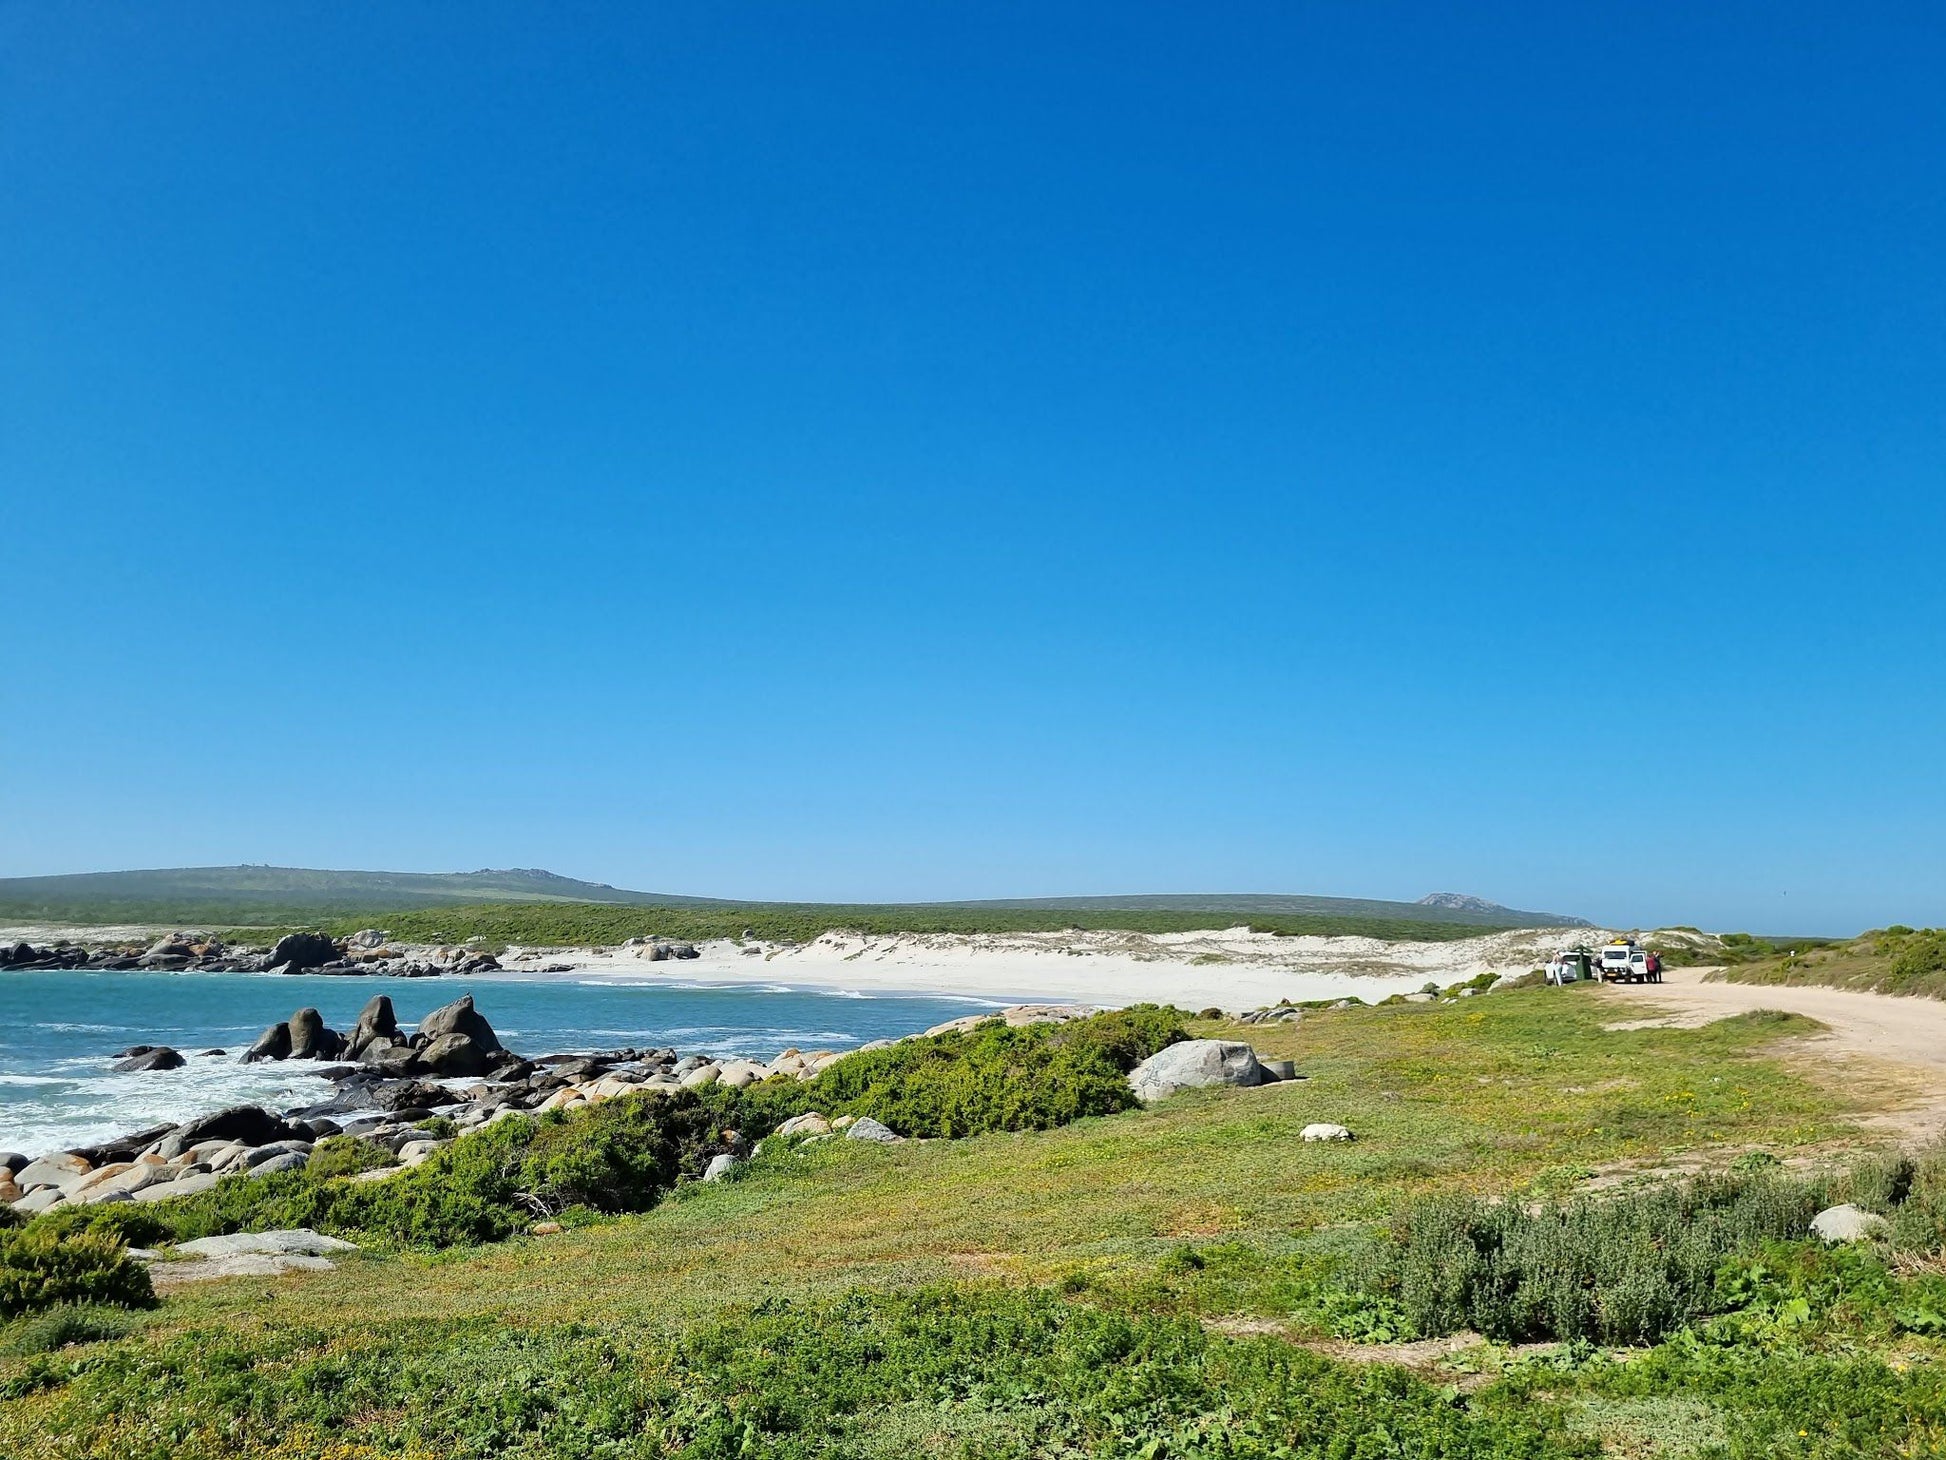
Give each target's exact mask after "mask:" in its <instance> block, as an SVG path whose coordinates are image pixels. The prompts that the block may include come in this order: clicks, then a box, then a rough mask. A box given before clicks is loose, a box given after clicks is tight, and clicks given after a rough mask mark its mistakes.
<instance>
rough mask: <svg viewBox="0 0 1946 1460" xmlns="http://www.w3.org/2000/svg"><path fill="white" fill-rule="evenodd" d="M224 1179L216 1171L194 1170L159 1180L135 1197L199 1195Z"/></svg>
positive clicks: (154, 1199)
mask: <svg viewBox="0 0 1946 1460" xmlns="http://www.w3.org/2000/svg"><path fill="white" fill-rule="evenodd" d="M222 1179H223V1178H222V1177H220V1176H218V1175H217V1174H216V1173H215V1172H214V1171H192V1172H190V1173H189V1174H188V1175H187V1176H178V1177H177V1178H176V1179H175V1180H174V1181H158V1182H157V1183H156V1184H155V1185H154V1186H145V1187H143V1188H142V1189H141V1190H140V1191H138V1192H136V1193H135V1199H136V1200H137V1201H168V1200H170V1199H171V1198H173V1197H178V1196H197V1195H199V1194H201V1193H202V1192H205V1191H208V1190H209V1189H210V1188H212V1187H213V1186H215V1185H216V1183H217V1182H219V1181H221V1180H222Z"/></svg>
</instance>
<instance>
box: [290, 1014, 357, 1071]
mask: <svg viewBox="0 0 1946 1460" xmlns="http://www.w3.org/2000/svg"><path fill="white" fill-rule="evenodd" d="M344 1047H345V1037H344V1036H343V1035H342V1034H340V1033H338V1032H337V1031H336V1030H335V1029H327V1028H325V1025H324V1016H323V1015H322V1014H320V1013H318V1011H317V1010H316V1009H299V1010H298V1011H297V1012H296V1013H295V1014H293V1015H291V1019H290V1055H289V1057H290V1058H291V1059H294V1060H333V1059H336V1058H337V1057H338V1056H339V1055H340V1054H341V1053H342V1052H343V1051H344Z"/></svg>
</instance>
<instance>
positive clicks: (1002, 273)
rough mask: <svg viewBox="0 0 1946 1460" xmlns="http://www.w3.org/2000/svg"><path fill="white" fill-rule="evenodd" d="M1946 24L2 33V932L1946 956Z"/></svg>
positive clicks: (1510, 13)
mask: <svg viewBox="0 0 1946 1460" xmlns="http://www.w3.org/2000/svg"><path fill="white" fill-rule="evenodd" d="M1942 74H1946V21H1943V20H1942V19H1941V15H1940V12H1939V10H1938V9H1937V8H1936V7H1932V6H1926V5H1917V4H1915V5H1910V6H1892V5H1882V6H1866V7H1855V8H1851V9H1848V10H1846V11H1845V12H1843V13H1842V14H1841V13H1840V12H1839V11H1837V10H1835V9H1833V8H1831V7H1809V6H1802V7H1793V6H1779V5H1774V4H1772V5H1762V6H1759V5H1755V4H1749V5H1728V6H1712V7H1677V6H1661V7H1625V8H1622V9H1617V10H1613V11H1610V12H1606V13H1602V12H1598V11H1596V10H1595V9H1593V8H1591V7H1582V6H1560V5H1538V4H1537V5H1532V6H1446V7H1432V6H1405V5H1394V4H1384V3H1374V4H1368V5H1355V6H1352V5H1301V4H1281V3H1280V4H1266V5H1249V4H1239V5H1232V6H1223V7H1215V8H1210V7H1184V6H1167V7H1164V6H1137V7H1129V6H1081V5H1069V6H1052V7H1050V6H1046V5H1034V6H1025V5H1021V6H1008V5H979V6H946V5H927V6H912V5H895V4H882V5H881V4H833V5H816V6H807V5H796V4H792V5H785V4H769V5H766V4H754V5H748V6H736V7H722V6H700V5H698V6H667V7H638V6H633V5H619V4H618V5H565V6H556V5H548V6H541V5H533V4H530V5H505V4H477V5H471V6H467V7H463V8H460V9H456V8H454V7H451V6H447V5H415V4H387V5H382V6H381V5H325V4H312V5H282V6H275V7H269V6H260V5H243V4H227V5H226V4H214V3H212V4H204V5H197V6H193V7H189V6H170V5H155V6H100V5H85V4H72V5H67V6H62V5H12V6H5V7H0V281H3V282H0V552H4V561H5V564H6V566H5V568H4V570H0V587H3V588H4V596H0V615H4V617H3V618H0V624H3V625H4V633H3V634H0V685H4V692H5V696H6V705H5V710H4V712H3V713H0V874H35V873H44V872H57V871H77V870H85V869H98V868H107V867H123V866H167V865H182V864H204V863H224V862H239V861H251V862H276V863H291V864H299V865H311V866H347V867H385V868H407V869H424V870H442V869H460V868H473V867H480V866H489V865H491V866H502V865H534V866H546V867H549V868H552V869H554V870H556V871H561V872H565V873H570V874H574V875H580V876H588V877H594V878H597V879H600V880H604V881H611V882H615V883H618V884H621V885H626V886H635V887H648V888H657V889H663V890H670V891H683V892H701V893H712V894H719V895H729V896H744V897H780V898H810V899H907V898H933V897H977V896H1003V895H1051V894H1060V893H1069V892H1121V891H1163V890H1168V891H1192V890H1234V891H1246V890H1247V891H1304V892H1327V893H1337V894H1345V895H1363V896H1374V897H1416V896H1418V895H1419V894H1421V893H1424V892H1427V891H1431V890H1434V889H1443V888H1454V889H1459V890H1464V891H1470V892H1476V893H1479V894H1482V895H1485V896H1489V897H1493V898H1495V899H1498V900H1501V901H1506V902H1509V903H1513V904H1516V905H1519V906H1525V907H1538V908H1550V909H1558V910H1563V911H1570V912H1579V913H1583V914H1585V915H1587V916H1590V917H1595V918H1600V919H1612V920H1619V921H1623V922H1636V921H1639V922H1643V923H1651V922H1664V921H1670V922H1675V921H1680V922H1697V923H1701V924H1705V925H1710V926H1718V927H1754V928H1758V929H1760V930H1766V931H1771V930H1774V931H1849V930H1853V929H1855V928H1858V927H1862V926H1866V925H1869V924H1874V923H1883V922H1886V921H1890V920H1894V919H1899V920H1903V921H1907V922H1913V923H1922V922H1946V876H1943V875H1942V873H1946V832H1942V827H1946V768H1943V765H1946V763H1943V762H1942V757H1941V753H1940V745H1941V732H1942V723H1943V722H1946V687H1943V686H1942V682H1941V666H1942V663H1946V657H1943V655H1942V651H1946V574H1943V573H1942V563H1943V562H1946V554H1942V548H1943V547H1946V493H1942V488H1946V247H1943V246H1942V239H1946V169H1942V168H1941V166H1940V158H1941V157H1942V155H1946V87H1941V86H1940V84H1939V78H1940V76H1941V75H1942Z"/></svg>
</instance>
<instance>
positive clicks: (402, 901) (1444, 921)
mask: <svg viewBox="0 0 1946 1460" xmlns="http://www.w3.org/2000/svg"><path fill="white" fill-rule="evenodd" d="M381 919H382V920H383V921H384V923H385V925H386V926H387V927H389V928H393V929H395V930H397V931H399V932H400V934H401V936H420V935H423V936H431V937H438V938H448V939H458V938H467V937H475V936H478V937H485V938H492V939H499V940H502V941H507V942H524V943H550V942H552V943H589V942H608V941H616V942H618V941H620V940H622V939H624V938H628V937H638V936H648V935H651V934H662V935H666V936H672V937H691V938H694V937H726V936H736V935H739V934H741V933H743V932H744V931H745V930H749V931H751V932H753V933H754V934H756V935H757V936H759V937H769V938H790V939H803V938H811V937H816V936H817V935H818V934H819V933H821V932H824V931H826V930H827V929H833V928H844V929H852V930H856V931H860V932H867V933H977V932H1043V931H1044V932H1052V931H1059V930H1061V929H1063V928H1068V927H1084V928H1115V929H1126V930H1128V931H1131V932H1150V933H1159V932H1185V931H1191V930H1196V929H1203V928H1220V927H1233V926H1237V925H1239V924H1247V925H1249V926H1251V927H1254V928H1257V929H1259V930H1261V931H1264V932H1273V933H1285V934H1300V933H1312V934H1329V933H1341V934H1355V935H1362V936H1366V937H1375V938H1388V939H1399V938H1455V937H1465V936H1468V935H1470V934H1474V933H1479V932H1483V931H1489V930H1493V929H1499V928H1514V927H1550V926H1564V925H1570V924H1573V923H1574V922H1575V920H1574V919H1572V918H1564V917H1560V916H1558V915H1555V914H1551V913H1531V912H1520V911H1516V910H1514V909H1511V908H1502V907H1496V906H1494V905H1492V904H1471V905H1468V906H1465V907H1454V906H1439V905H1428V904H1426V903H1414V902H1384V901H1378V900H1375V899H1369V898H1348V897H1310V896H1296V895H1286V894H1270V893H1200V894H1196V893H1172V894H1153V895H1134V896H1120V897H1067V898H1023V899H1003V900H988V901H973V902H940V903H865V904H838V903H761V902H740V901H735V900H732V899H728V898H708V897H685V896H680V895H677V894H673V893H661V892H632V891H629V890H627V889H624V888H619V887H611V886H609V885H607V884H606V883H601V882H584V881H581V880H579V879H576V878H573V877H562V876H559V875H557V874H555V873H553V872H545V871H539V870H535V869H525V868H513V869H501V870H492V869H488V870H482V871H478V872H355V871H353V872H341V871H326V870H319V869H313V868H302V867H267V866H238V867H175V868H154V869H149V870H144V871H133V872H85V873H78V874H74V875H69V876H58V877H13V878H0V920H4V921H10V922H28V923H31V922H52V923H73V924H90V923H94V924H101V923H156V924H165V923H166V924H173V925H180V926H189V927H256V928H270V927H299V926H304V927H308V926H315V925H325V924H329V925H333V926H338V925H346V924H348V925H350V926H352V927H357V926H361V925H364V924H368V923H372V922H375V921H378V920H381Z"/></svg>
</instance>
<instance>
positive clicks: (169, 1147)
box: [158, 1105, 294, 1161]
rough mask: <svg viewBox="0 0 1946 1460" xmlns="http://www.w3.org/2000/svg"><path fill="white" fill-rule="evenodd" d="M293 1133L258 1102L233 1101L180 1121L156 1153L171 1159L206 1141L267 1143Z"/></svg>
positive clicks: (265, 1144)
mask: <svg viewBox="0 0 1946 1460" xmlns="http://www.w3.org/2000/svg"><path fill="white" fill-rule="evenodd" d="M293 1134H294V1132H293V1131H292V1129H291V1127H290V1126H289V1125H287V1124H286V1123H285V1122H284V1120H283V1119H282V1118H281V1117H279V1116H275V1115H272V1114H271V1113H270V1112H269V1111H268V1110H265V1109H264V1108H263V1107H262V1106H261V1105H232V1106H231V1107H230V1108H229V1109H228V1110H219V1111H217V1112H216V1113H215V1114H214V1115H203V1116H198V1117H197V1118H196V1119H195V1120H192V1121H190V1122H189V1123H188V1124H186V1125H179V1126H177V1127H176V1129H175V1130H174V1131H173V1132H171V1133H170V1135H169V1136H168V1137H167V1138H166V1139H164V1141H163V1142H162V1145H161V1147H160V1148H159V1151H158V1154H159V1155H161V1157H162V1158H163V1159H164V1160H165V1161H173V1160H175V1158H176V1157H178V1156H180V1155H181V1154H182V1153H183V1152H184V1151H187V1150H191V1149H193V1148H194V1147H196V1146H199V1145H201V1144H202V1143H203V1142H205V1141H239V1142H241V1143H242V1144H243V1145H246V1146H267V1145H269V1144H270V1143H271V1142H272V1141H282V1140H288V1139H290V1137H291V1136H292V1135H293Z"/></svg>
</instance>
